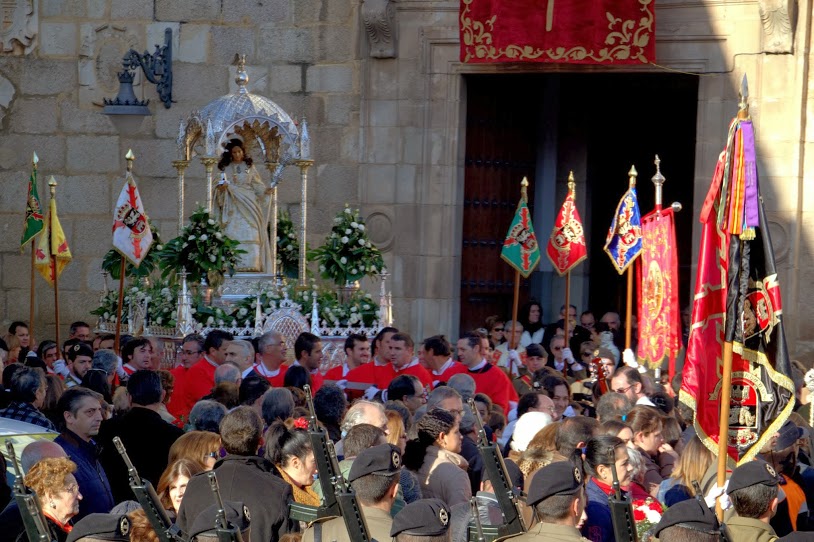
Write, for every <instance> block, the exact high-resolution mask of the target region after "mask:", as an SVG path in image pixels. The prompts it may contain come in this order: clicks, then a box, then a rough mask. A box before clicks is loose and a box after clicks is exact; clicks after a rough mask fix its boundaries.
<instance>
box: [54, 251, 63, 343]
mask: <svg viewBox="0 0 814 542" xmlns="http://www.w3.org/2000/svg"><path fill="white" fill-rule="evenodd" d="M51 266H52V268H53V273H54V321H55V323H54V326H55V328H56V329H55V331H54V335H55V336H56V342H57V346H59V345H61V344H62V343H61V342H59V275H58V274H57V272H56V270H57V258H56V256H54V255H53V254H52V255H51ZM60 352H62V347H61V346H60Z"/></svg>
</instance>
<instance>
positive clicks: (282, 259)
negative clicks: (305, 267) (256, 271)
mask: <svg viewBox="0 0 814 542" xmlns="http://www.w3.org/2000/svg"><path fill="white" fill-rule="evenodd" d="M277 261H278V262H279V265H280V268H279V271H280V272H281V273H282V274H283V275H285V276H286V277H288V278H294V279H295V278H297V277H298V276H299V275H298V274H299V262H300V240H299V239H298V238H297V231H296V229H295V228H294V222H293V221H292V220H291V215H290V214H289V212H288V211H280V213H279V214H278V215H277Z"/></svg>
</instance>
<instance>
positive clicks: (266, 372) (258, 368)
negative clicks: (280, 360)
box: [242, 363, 280, 378]
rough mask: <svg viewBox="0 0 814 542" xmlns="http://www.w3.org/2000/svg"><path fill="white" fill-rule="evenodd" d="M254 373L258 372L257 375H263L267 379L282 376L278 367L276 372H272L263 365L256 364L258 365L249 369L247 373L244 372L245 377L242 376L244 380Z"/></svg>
mask: <svg viewBox="0 0 814 542" xmlns="http://www.w3.org/2000/svg"><path fill="white" fill-rule="evenodd" d="M252 371H257V374H259V375H263V376H265V377H266V378H274V377H275V376H277V375H278V374H280V367H278V368H277V369H276V370H274V371H270V370H268V369H266V366H265V365H263V364H262V363H256V364H254V365H252V366H251V367H249V368H248V369H246V370H245V371H243V375H242V376H243V378H246V377H248V376H249V375H250V374H252Z"/></svg>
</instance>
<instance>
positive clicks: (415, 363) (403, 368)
mask: <svg viewBox="0 0 814 542" xmlns="http://www.w3.org/2000/svg"><path fill="white" fill-rule="evenodd" d="M416 365H418V358H413V361H411V362H410V363H408V364H407V365H405V366H404V367H402V368H401V369H396V367H395V366H393V369H395V371H396V372H397V373H400V372H402V371H406V370H407V369H409V368H410V367H414V366H416Z"/></svg>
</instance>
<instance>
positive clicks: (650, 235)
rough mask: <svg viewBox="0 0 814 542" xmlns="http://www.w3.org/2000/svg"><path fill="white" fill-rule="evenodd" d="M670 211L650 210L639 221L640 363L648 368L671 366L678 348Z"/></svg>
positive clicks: (675, 266) (678, 319)
mask: <svg viewBox="0 0 814 542" xmlns="http://www.w3.org/2000/svg"><path fill="white" fill-rule="evenodd" d="M673 218H674V217H673V210H672V209H663V210H661V211H653V212H652V213H650V214H648V215H647V216H645V217H644V218H643V219H642V252H641V254H642V255H641V265H640V266H639V277H640V278H639V280H638V281H637V282H638V284H639V343H638V345H639V346H638V352H637V356H638V358H639V363H642V364H645V363H646V364H647V366H648V367H649V368H651V369H656V368H658V367H661V365H662V363H663V362H664V360H665V359H666V360H668V361H669V362H670V364H671V366H672V364H673V363H675V359H676V355H678V351H679V349H680V348H681V314H680V312H679V307H678V254H677V253H676V239H675V237H676V234H675V225H674V220H673Z"/></svg>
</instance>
